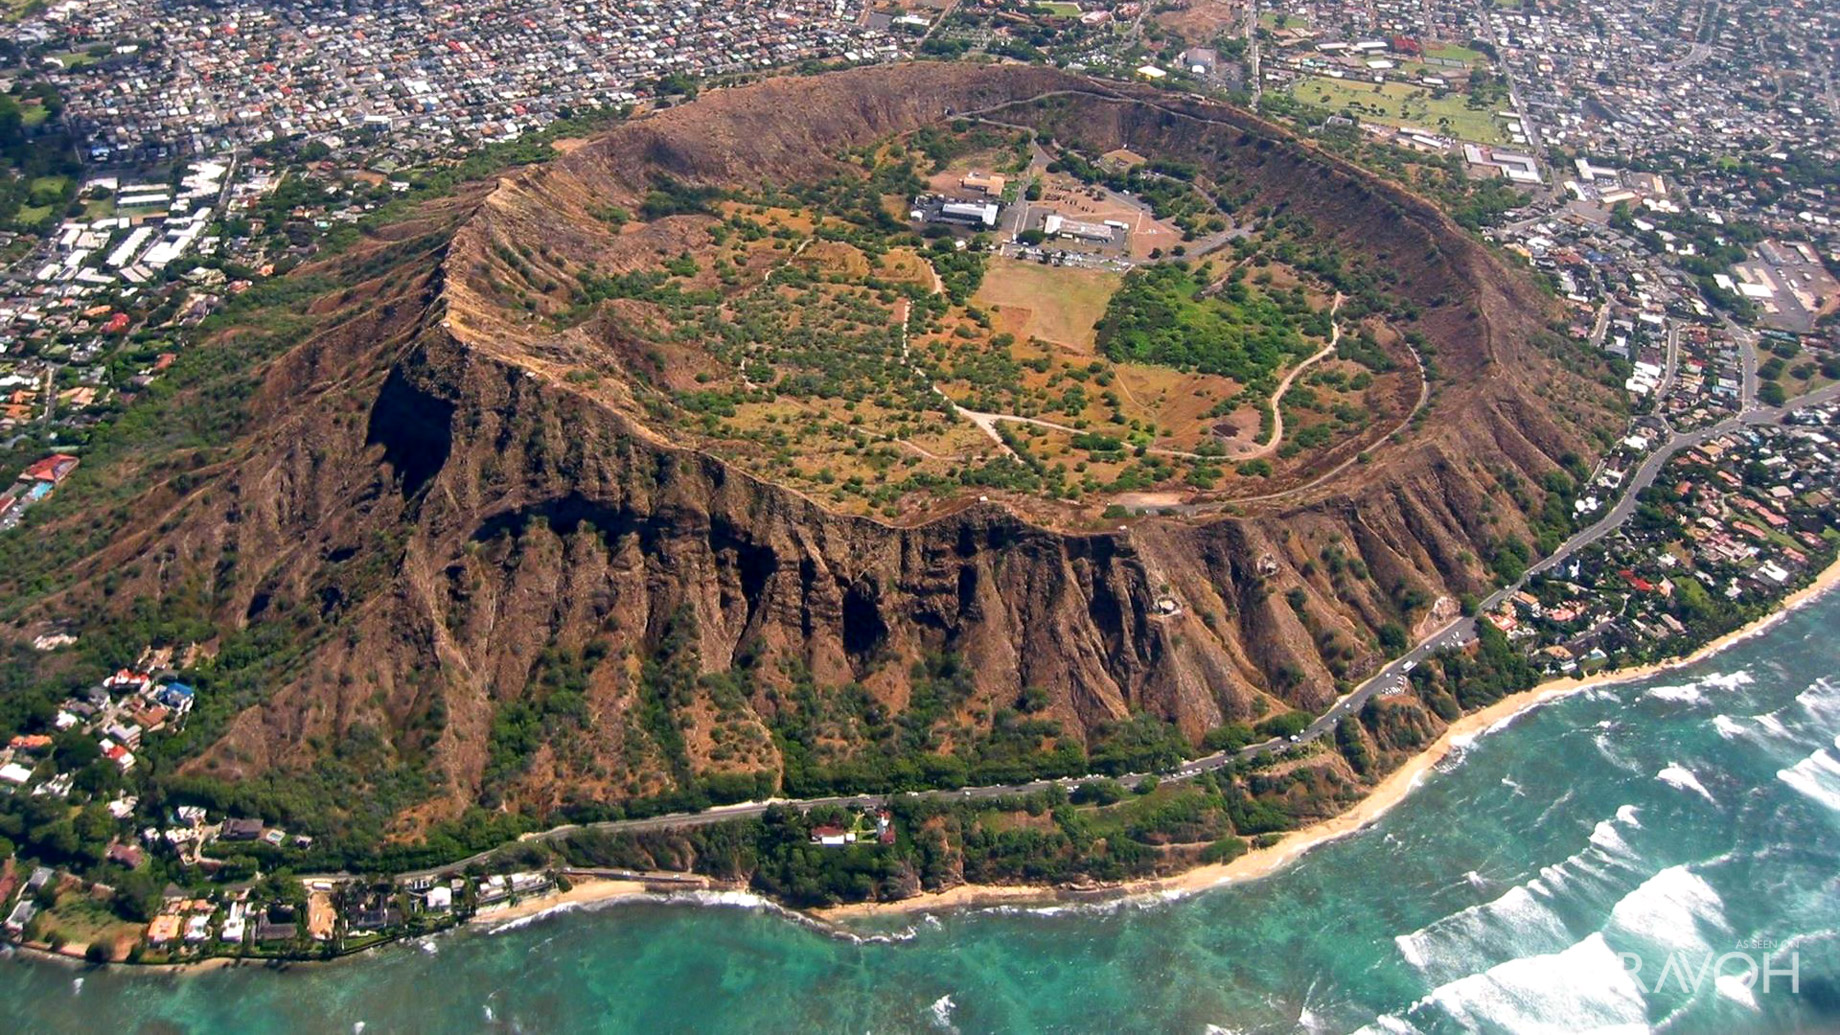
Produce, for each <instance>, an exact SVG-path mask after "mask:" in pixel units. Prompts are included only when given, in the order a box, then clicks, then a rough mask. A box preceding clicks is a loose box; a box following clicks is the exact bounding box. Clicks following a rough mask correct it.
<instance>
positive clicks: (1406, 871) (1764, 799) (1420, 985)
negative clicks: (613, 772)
mask: <svg viewBox="0 0 1840 1035" xmlns="http://www.w3.org/2000/svg"><path fill="white" fill-rule="evenodd" d="M1837 735H1840V594H1837V595H1830V596H1829V597H1828V598H1826V599H1824V600H1823V601H1820V602H1818V603H1816V604H1815V605H1812V606H1810V607H1808V608H1806V609H1804V610H1802V611H1800V612H1798V613H1795V614H1792V615H1790V616H1788V617H1787V618H1786V619H1784V620H1783V621H1782V622H1781V623H1779V624H1777V625H1776V626H1774V627H1772V628H1771V629H1769V630H1768V631H1767V632H1765V633H1763V634H1761V635H1759V636H1757V637H1755V638H1752V639H1750V640H1747V641H1745V642H1743V643H1741V644H1739V645H1737V646H1735V647H1733V648H1731V649H1730V650H1728V651H1726V652H1725V653H1723V654H1721V655H1719V656H1717V657H1715V658H1712V659H1710V660H1708V661H1706V662H1705V663H1702V664H1699V665H1696V666H1694V667H1692V668H1689V669H1683V670H1680V671H1677V672H1673V673H1668V674H1666V675H1664V676H1661V677H1658V678H1655V679H1651V680H1649V681H1646V682H1641V683H1631V684H1627V685H1623V686H1614V687H1598V688H1592V689H1589V690H1587V691H1584V692H1582V693H1579V694H1576V695H1573V696H1571V697H1567V698H1565V699H1563V700H1561V701H1558V702H1555V703H1552V704H1549V705H1548V706H1546V707H1543V708H1540V709H1538V710H1536V711H1533V712H1530V713H1527V714H1525V715H1522V716H1521V717H1519V718H1517V719H1515V720H1513V721H1512V722H1511V723H1510V724H1508V725H1506V727H1505V728H1499V729H1497V730H1495V731H1491V732H1490V733H1489V734H1487V735H1484V736H1482V737H1479V738H1477V739H1476V740H1475V741H1473V742H1472V743H1471V744H1469V745H1468V746H1467V747H1466V748H1465V749H1464V750H1463V751H1462V752H1461V753H1460V755H1458V756H1457V757H1455V758H1454V759H1453V760H1452V761H1450V762H1446V763H1445V764H1444V765H1443V766H1442V767H1440V769H1439V771H1437V772H1435V773H1433V774H1432V775H1431V776H1429V777H1428V778H1427V779H1426V780H1425V782H1424V784H1423V786H1421V787H1420V788H1419V789H1418V790H1417V791H1416V792H1415V793H1414V794H1413V795H1412V796H1411V797H1410V798H1408V799H1407V800H1406V801H1405V802H1404V803H1403V804H1402V805H1400V806H1399V807H1398V808H1397V809H1395V810H1394V811H1393V812H1391V813H1390V814H1389V815H1388V816H1386V817H1385V818H1384V819H1383V820H1382V821H1381V822H1379V823H1378V824H1376V825H1374V826H1372V827H1369V828H1368V829H1366V830H1364V831H1363V832H1361V833H1359V834H1357V835H1355V836H1352V837H1349V838H1345V839H1343V840H1341V841H1338V842H1334V843H1332V844H1328V845H1325V846H1323V847H1321V848H1319V849H1317V850H1316V851H1314V852H1311V853H1309V854H1308V855H1307V856H1305V857H1304V858H1303V859H1302V860H1300V861H1299V862H1298V863H1296V864H1295V865H1293V866H1291V867H1290V868H1288V869H1286V870H1284V871H1282V872H1280V873H1279V874H1277V875H1274V876H1272V877H1270V878H1268V879H1265V880H1263V881H1257V882H1252V883H1248V884H1245V885H1241V886H1235V887H1228V888H1221V889H1216V890H1214V891H1210V892H1207V893H1204V894H1200V895H1196V896H1193V897H1190V898H1186V899H1182V900H1179V901H1156V902H1149V903H1137V904H1128V905H1119V906H1114V907H1113V908H1110V909H1108V910H1094V909H1085V908H1079V909H1075V908H1066V909H1037V910H1019V909H1017V910H995V911H981V912H969V913H948V914H944V915H940V916H936V917H933V916H928V917H914V918H909V919H911V926H908V924H909V919H903V920H901V921H899V922H898V923H899V924H900V925H901V926H899V927H897V928H894V929H889V930H886V931H883V932H881V933H880V935H879V936H872V937H868V938H844V937H837V936H834V935H829V934H826V933H823V932H821V931H818V930H815V929H813V928H812V927H810V926H808V925H805V924H802V923H800V922H798V921H796V920H793V919H790V918H788V917H786V916H784V915H782V914H780V913H779V912H777V911H775V910H771V909H768V908H765V907H763V906H761V905H760V904H758V903H752V904H750V900H748V899H746V898H741V899H740V900H739V901H738V902H732V903H731V904H730V905H729V907H727V908H713V907H711V906H710V904H708V903H704V904H703V905H701V906H698V905H691V904H682V905H668V904H657V903H642V904H616V905H610V906H605V907H602V908H599V909H596V910H591V911H580V912H570V913H563V914H558V915H551V916H545V917H539V918H536V919H534V920H531V921H528V922H525V923H523V924H521V925H519V926H516V927H513V928H511V929H508V930H501V931H497V932H493V933H485V932H483V931H466V932H458V933H453V934H449V935H445V936H442V937H438V938H435V939H432V940H430V941H428V942H425V943H421V944H413V945H407V946H401V947H395V948H391V949H388V950H385V951H383V952H381V953H377V954H373V955H371V956H369V957H364V958H360V959H357V960H355V961H348V962H343V963H338V964H333V965H329V966H321V967H300V968H295V969H294V970H292V971H289V972H287V973H270V972H266V971H261V970H240V971H232V972H219V973H214V974H206V975H200V976H192V977H172V976H164V975H147V974H137V973H134V972H131V971H120V970H108V971H86V970H82V969H78V968H75V967H65V966H59V965H54V964H46V963H42V962H24V961H19V960H13V961H7V962H0V1003H4V1004H5V1006H6V1014H7V1015H8V1016H9V1017H10V1018H12V1019H13V1021H14V1025H13V1028H14V1030H26V1031H92V1030H113V1031H148V1032H164V1031H174V1032H178V1031H200V1032H212V1033H225V1032H267V1031H315V1032H342V1033H350V1032H355V1031H360V1030H361V1031H363V1032H364V1033H366V1035H377V1033H384V1032H437V1031H438V1032H446V1031H492V1030H509V1031H525V1032H573V1031H594V1030H600V1031H644V1032H663V1031H684V1030H697V1031H733V1032H750V1033H751V1032H814V1031H816V1032H869V1031H874V1032H901V1031H931V1030H950V1029H956V1030H960V1031H965V1032H997V1031H1002V1032H1026V1031H1073V1032H1140V1031H1168V1032H1196V1033H1200V1032H1207V1031H1246V1032H1268V1031H1269V1032H1290V1031H1299V1030H1303V1031H1337V1032H1343V1031H1355V1030H1361V1029H1366V1030H1368V1031H1381V1032H1384V1031H1414V1030H1416V1031H1425V1032H1443V1031H1470V1030H1482V1031H1515V1032H1518V1031H1555V1032H1570V1031H1580V1030H1587V1029H1592V1028H1599V1029H1608V1030H1613V1031H1635V1032H1639V1031H1648V1030H1660V1031H1668V1032H1682V1033H1693V1032H1707V1033H1714V1032H1750V1031H1831V1030H1840V980H1837V978H1840V930H1837V929H1840V761H1837V758H1840V738H1837ZM864 933H865V934H868V935H874V934H875V932H867V931H866V932H864ZM1757 945H1762V946H1765V948H1748V949H1747V947H1750V946H1757ZM1727 951H1748V952H1749V954H1750V956H1751V958H1754V959H1756V960H1757V961H1758V963H1759V965H1762V963H1763V962H1764V961H1765V960H1766V959H1767V960H1768V961H1769V963H1770V965H1771V966H1772V967H1773V968H1788V967H1790V966H1791V965H1792V964H1794V965H1795V966H1796V967H1797V980H1796V981H1795V982H1794V984H1795V987H1794V988H1793V989H1792V988H1791V987H1790V985H1791V980H1790V978H1788V977H1786V976H1784V977H1772V979H1771V985H1772V987H1771V988H1770V989H1769V990H1768V991H1765V990H1764V988H1763V987H1762V986H1761V983H1760V982H1759V983H1758V984H1757V985H1756V986H1755V987H1749V988H1747V987H1745V985H1744V984H1743V982H1742V981H1741V980H1739V978H1740V977H1741V976H1742V975H1744V974H1745V973H1747V967H1746V964H1745V963H1744V961H1743V960H1742V959H1741V958H1733V959H1730V960H1728V961H1727V963H1726V964H1725V969H1726V973H1727V974H1728V975H1731V976H1730V977H1728V978H1727V979H1726V980H1725V981H1723V982H1717V981H1715V980H1714V978H1713V976H1712V975H1711V974H1706V975H1704V977H1703V978H1702V979H1700V980H1695V978H1696V977H1699V975H1700V968H1701V967H1702V966H1704V964H1705V963H1706V962H1707V961H1709V960H1711V959H1712V957H1713V956H1715V955H1717V954H1719V953H1724V952H1727ZM1624 952H1629V953H1635V954H1638V955H1639V956H1640V958H1641V962H1642V968H1643V969H1642V970H1641V971H1640V972H1638V973H1637V974H1636V975H1635V976H1633V977H1632V976H1630V975H1629V973H1628V972H1627V971H1626V970H1625V969H1624V964H1623V961H1622V959H1621V958H1620V957H1619V956H1618V954H1619V953H1624ZM1670 954H1673V956H1674V958H1675V960H1676V963H1675V971H1674V973H1673V974H1672V975H1671V976H1670V977H1669V979H1668V983H1667V985H1666V987H1664V988H1661V989H1656V988H1655V984H1656V982H1655V978H1656V977H1657V976H1658V974H1659V972H1660V971H1661V969H1662V967H1663V966H1664V965H1665V964H1666V962H1667V960H1668V958H1669V955H1670ZM1682 964H1684V965H1685V969H1686V972H1687V973H1686V977H1685V978H1681V977H1680V969H1681V965H1682Z"/></svg>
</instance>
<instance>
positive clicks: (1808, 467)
mask: <svg viewBox="0 0 1840 1035" xmlns="http://www.w3.org/2000/svg"><path fill="white" fill-rule="evenodd" d="M1645 499H1646V500H1647V501H1648V502H1649V503H1650V504H1651V505H1652V506H1654V507H1655V508H1657V510H1658V513H1659V514H1660V515H1661V517H1660V518H1659V519H1656V518H1650V519H1648V520H1637V521H1631V522H1628V523H1626V524H1625V525H1623V526H1622V527H1621V528H1619V529H1618V531H1617V532H1615V533H1614V534H1612V535H1610V536H1607V537H1605V538H1604V539H1603V540H1600V541H1599V542H1598V543H1596V544H1593V545H1592V546H1591V547H1589V548H1587V549H1586V550H1584V551H1582V552H1580V553H1579V554H1578V555H1576V556H1574V557H1572V558H1571V559H1569V560H1568V561H1566V562H1565V563H1564V564H1562V565H1560V566H1559V567H1558V568H1556V569H1554V570H1551V571H1548V572H1545V573H1542V574H1541V575H1538V576H1535V577H1534V578H1533V579H1532V580H1531V581H1530V583H1529V585H1528V588H1527V589H1526V590H1523V591H1521V592H1520V593H1517V594H1516V595H1514V596H1512V597H1509V598H1508V599H1507V600H1505V601H1504V602H1503V603H1502V604H1501V606H1500V607H1499V609H1497V610H1496V611H1493V612H1491V613H1489V614H1488V615H1487V616H1486V617H1487V618H1488V620H1489V621H1491V622H1493V623H1494V624H1495V625H1496V626H1497V627H1498V628H1500V629H1501V630H1502V631H1503V632H1504V633H1506V634H1507V635H1508V637H1509V638H1510V639H1511V640H1515V641H1520V642H1523V643H1525V644H1526V646H1527V648H1528V649H1529V650H1530V651H1532V652H1534V653H1535V654H1536V655H1537V656H1538V657H1540V658H1541V659H1543V660H1544V661H1545V662H1546V664H1547V667H1548V668H1551V669H1554V670H1557V671H1564V672H1572V671H1576V670H1578V669H1580V668H1583V669H1584V670H1586V671H1589V670H1591V669H1592V668H1593V667H1595V666H1600V665H1603V664H1608V663H1609V662H1610V661H1611V660H1613V659H1616V658H1619V657H1621V658H1628V657H1631V656H1633V657H1635V658H1638V659H1647V658H1656V657H1662V656H1667V655H1670V654H1675V653H1678V652H1679V651H1678V649H1677V648H1676V647H1675V646H1673V643H1678V642H1682V638H1684V637H1689V636H1694V637H1698V636H1703V634H1704V633H1705V632H1706V629H1705V628H1704V627H1701V628H1697V629H1696V628H1695V624H1696V623H1700V622H1716V621H1718V620H1719V619H1718V616H1719V615H1720V614H1721V613H1733V612H1732V611H1729V610H1725V609H1727V608H1738V609H1741V608H1743V607H1745V606H1747V605H1762V604H1765V603H1767V602H1769V601H1772V600H1775V599H1777V598H1779V597H1780V596H1781V595H1782V594H1783V592H1784V591H1785V590H1786V589H1787V588H1788V587H1789V586H1791V585H1793V584H1795V583H1797V582H1799V581H1802V580H1804V579H1805V578H1807V577H1809V576H1811V575H1812V574H1814V572H1816V571H1817V570H1819V569H1820V568H1821V567H1822V566H1824V565H1825V564H1826V563H1827V561H1828V560H1829V559H1831V557H1832V555H1833V549H1834V548H1833V545H1832V537H1833V536H1834V534H1835V532H1836V531H1837V529H1836V525H1835V522H1836V516H1837V515H1840V404H1828V405H1826V406H1824V407H1815V408H1811V409H1808V410H1804V411H1802V412H1800V413H1798V414H1796V415H1795V416H1794V417H1793V418H1791V419H1790V421H1789V422H1787V423H1783V424H1758V425H1753V426H1749V427H1744V428H1742V429H1740V430H1736V431H1731V432H1727V433H1725V434H1722V435H1719V436H1717V437H1713V438H1710V439H1707V440H1706V441H1703V442H1701V443H1700V444H1698V445H1696V446H1693V447H1691V448H1689V449H1687V450H1685V451H1683V452H1682V453H1680V454H1678V455H1676V456H1675V457H1674V458H1673V459H1671V460H1670V461H1669V462H1668V464H1667V465H1666V466H1665V467H1664V468H1663V470H1662V472H1661V475H1660V477H1659V478H1657V479H1656V481H1655V483H1654V485H1653V486H1652V488H1651V489H1650V490H1649V493H1648V495H1647V496H1646V497H1645ZM1670 641H1673V643H1671V642H1670Z"/></svg>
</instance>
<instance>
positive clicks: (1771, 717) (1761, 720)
mask: <svg viewBox="0 0 1840 1035" xmlns="http://www.w3.org/2000/svg"><path fill="white" fill-rule="evenodd" d="M1751 720H1752V721H1753V722H1755V723H1756V724H1757V728H1758V729H1760V730H1762V731H1764V732H1765V733H1768V734H1770V735H1771V736H1773V737H1786V736H1788V735H1789V727H1787V726H1784V725H1783V721H1782V720H1781V719H1779V718H1777V717H1776V715H1775V713H1774V712H1766V713H1764V714H1763V715H1753V716H1751Z"/></svg>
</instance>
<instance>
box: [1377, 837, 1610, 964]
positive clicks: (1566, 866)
mask: <svg viewBox="0 0 1840 1035" xmlns="http://www.w3.org/2000/svg"><path fill="white" fill-rule="evenodd" d="M1636 814H1637V809H1636V807H1635V806H1633V805H1623V806H1620V807H1618V808H1617V810H1616V814H1615V818H1614V819H1607V820H1604V821H1602V822H1600V823H1598V824H1597V825H1596V826H1595V827H1593V828H1592V830H1591V836H1590V839H1589V843H1588V844H1586V846H1585V847H1584V848H1582V849H1580V850H1579V851H1577V852H1575V853H1573V854H1572V855H1570V856H1567V857H1566V858H1565V859H1563V860H1560V861H1559V862H1557V863H1554V864H1551V865H1548V866H1543V867H1541V868H1540V871H1539V874H1538V876H1536V877H1535V878H1534V879H1532V880H1529V881H1527V882H1526V883H1523V884H1517V885H1515V886H1514V887H1512V888H1509V889H1508V890H1507V891H1505V892H1503V893H1502V894H1500V895H1498V896H1496V897H1495V898H1494V899H1493V900H1491V901H1488V902H1481V903H1477V904H1475V905H1471V906H1467V907H1465V908H1463V909H1460V910H1458V911H1457V912H1455V913H1452V914H1450V915H1449V916H1446V917H1443V918H1442V919H1440V920H1437V921H1435V922H1433V923H1431V924H1428V925H1426V926H1424V927H1422V928H1420V929H1418V930H1416V931H1413V932H1412V933H1410V934H1404V935H1399V936H1397V937H1395V938H1394V939H1393V943H1394V945H1395V946H1397V947H1398V949H1399V953H1400V955H1401V956H1403V957H1404V958H1405V959H1406V961H1407V962H1408V963H1410V964H1412V966H1413V967H1414V968H1416V969H1417V970H1419V971H1420V972H1421V973H1424V974H1426V975H1427V976H1428V977H1430V978H1431V979H1432V980H1434V981H1445V980H1450V979H1454V978H1456V977H1459V976H1461V975H1463V974H1467V973H1470V972H1472V971H1474V970H1475V968H1476V967H1477V965H1478V963H1479V961H1490V960H1504V959H1512V958H1515V957H1519V956H1525V955H1527V954H1528V953H1531V952H1556V951H1559V950H1561V949H1563V948H1565V947H1566V946H1569V945H1571V944H1572V943H1573V942H1574V940H1575V937H1576V936H1575V935H1574V934H1573V933H1572V931H1571V930H1570V929H1569V928H1568V927H1567V926H1566V924H1565V921H1564V920H1563V919H1562V918H1561V916H1560V915H1559V913H1558V911H1557V910H1556V909H1555V908H1554V905H1555V903H1556V902H1557V901H1558V900H1559V897H1560V896H1561V895H1562V894H1565V895H1573V894H1584V895H1589V896H1591V897H1593V898H1596V897H1599V896H1603V897H1604V898H1607V897H1608V896H1610V895H1621V894H1622V893H1623V892H1624V890H1625V889H1627V888H1628V887H1629V885H1630V884H1631V883H1632V882H1633V881H1634V879H1635V878H1634V875H1633V874H1632V873H1631V871H1633V870H1635V868H1636V866H1637V865H1638V861H1639V859H1640V855H1639V853H1638V852H1637V850H1636V849H1635V847H1634V846H1632V845H1631V844H1630V843H1629V842H1628V840H1626V839H1625V838H1624V837H1623V834H1622V833H1621V831H1620V830H1619V829H1618V827H1628V828H1630V829H1640V828H1641V823H1640V822H1639V821H1638V820H1637V818H1636ZM1464 876H1465V877H1466V878H1468V879H1469V882H1470V883H1471V884H1472V885H1473V886H1476V887H1478V888H1480V887H1482V886H1483V884H1484V882H1483V880H1482V878H1481V877H1480V876H1479V875H1477V874H1476V873H1475V872H1474V871H1471V872H1469V873H1466V874H1464ZM1587 884H1594V885H1596V887H1585V885H1587Z"/></svg>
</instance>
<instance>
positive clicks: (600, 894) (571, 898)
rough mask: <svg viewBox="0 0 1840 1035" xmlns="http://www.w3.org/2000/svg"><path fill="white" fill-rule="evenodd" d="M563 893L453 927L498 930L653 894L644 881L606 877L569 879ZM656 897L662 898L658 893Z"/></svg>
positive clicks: (526, 901) (528, 900)
mask: <svg viewBox="0 0 1840 1035" xmlns="http://www.w3.org/2000/svg"><path fill="white" fill-rule="evenodd" d="M569 881H570V887H569V890H567V891H556V892H552V893H550V894H547V895H535V896H532V897H530V898H525V899H519V900H518V901H516V902H513V903H512V904H511V905H509V906H506V907H505V908H503V909H495V910H493V911H491V912H489V913H474V914H473V915H472V916H469V917H467V918H466V920H465V921H463V922H462V923H460V924H458V925H456V926H457V927H462V928H464V927H488V928H490V927H498V926H500V925H502V924H509V923H515V922H517V921H520V920H529V919H530V918H532V917H536V916H542V915H543V914H545V913H548V912H551V911H557V912H560V911H562V910H566V909H578V908H582V907H585V906H590V905H595V904H597V903H601V902H610V901H613V900H614V899H621V898H634V899H637V898H650V897H653V896H654V892H652V890H651V889H650V887H648V886H647V885H646V883H645V882H644V881H637V880H619V879H615V878H608V877H586V876H584V877H570V878H569ZM656 897H659V898H662V897H664V896H663V895H662V894H659V895H657V896H656Z"/></svg>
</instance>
